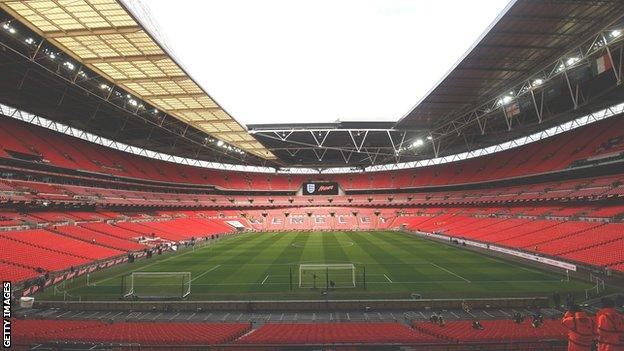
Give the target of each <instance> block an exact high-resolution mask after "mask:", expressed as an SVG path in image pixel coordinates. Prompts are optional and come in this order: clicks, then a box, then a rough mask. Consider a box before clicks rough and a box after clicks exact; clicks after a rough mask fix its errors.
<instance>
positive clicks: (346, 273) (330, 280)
mask: <svg viewBox="0 0 624 351" xmlns="http://www.w3.org/2000/svg"><path fill="white" fill-rule="evenodd" d="M299 287H300V288H312V289H314V288H355V265H353V264H352V263H334V264H301V265H299Z"/></svg>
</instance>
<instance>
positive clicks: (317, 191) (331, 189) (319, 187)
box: [303, 182, 338, 195]
mask: <svg viewBox="0 0 624 351" xmlns="http://www.w3.org/2000/svg"><path fill="white" fill-rule="evenodd" d="M303 195H338V183H335V182H309V183H303Z"/></svg>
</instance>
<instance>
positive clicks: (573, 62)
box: [566, 57, 580, 66]
mask: <svg viewBox="0 0 624 351" xmlns="http://www.w3.org/2000/svg"><path fill="white" fill-rule="evenodd" d="M579 60H580V59H579V58H578V57H570V58H569V59H568V60H567V61H566V65H568V66H572V65H574V64H575V63H577V62H579Z"/></svg>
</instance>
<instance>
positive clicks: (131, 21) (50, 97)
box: [0, 0, 624, 169]
mask: <svg viewBox="0 0 624 351" xmlns="http://www.w3.org/2000/svg"><path fill="white" fill-rule="evenodd" d="M56 4H62V5H64V6H58V5H56ZM46 6H47V7H46ZM0 8H1V9H2V11H0V15H2V18H0V23H3V28H4V29H2V30H0V45H1V46H2V47H1V48H2V49H3V50H0V58H2V60H3V62H4V64H3V65H1V66H0V74H1V75H2V76H3V79H2V80H0V88H1V89H0V99H1V102H2V103H5V104H6V105H9V106H12V107H16V108H21V109H23V110H25V111H28V112H32V113H35V114H39V115H40V116H42V117H45V118H49V119H50V120H53V121H56V122H60V123H65V124H66V125H68V126H71V127H73V128H77V129H81V130H85V131H87V132H91V133H93V134H95V135H99V136H102V137H105V138H108V139H110V140H114V141H119V142H121V143H125V144H127V145H132V146H137V147H140V148H143V149H146V150H153V151H156V152H161V153H165V154H170V155H175V156H180V157H185V158H189V159H200V160H204V161H208V162H215V163H224V164H225V163H231V164H236V165H254V166H263V167H278V168H279V167H281V168H292V167H298V166H301V167H307V168H314V169H319V168H329V167H346V168H351V167H357V168H363V167H370V166H374V167H377V166H379V167H383V165H398V164H409V163H411V162H415V161H419V160H427V159H433V158H438V157H442V156H447V155H453V154H461V153H463V152H466V151H470V150H479V149H482V148H486V147H489V146H492V145H496V144H502V143H504V142H506V141H509V140H513V139H516V138H520V137H524V136H527V135H531V134H533V133H536V132H538V131H542V130H546V129H548V128H550V127H552V126H555V125H559V124H563V123H565V122H566V121H571V120H573V119H575V118H578V117H580V116H583V115H587V114H589V113H591V112H593V111H598V110H600V109H603V108H605V107H607V106H611V105H615V104H618V103H620V102H622V101H624V91H623V90H622V89H619V88H618V87H621V81H622V68H621V66H622V60H621V59H620V57H622V56H621V55H622V52H624V50H623V49H622V46H623V45H624V35H623V34H622V33H624V17H623V16H624V7H623V6H621V1H619V0H618V1H616V0H604V1H576V0H557V1H534V0H517V1H514V2H512V3H511V4H510V5H509V7H508V8H507V9H506V11H504V13H502V14H501V15H500V16H499V18H498V19H497V21H495V23H494V24H492V25H491V27H490V28H489V29H488V30H487V31H486V33H485V34H483V36H482V37H481V38H480V39H479V40H478V41H477V43H475V44H474V45H473V47H472V49H471V50H469V52H468V53H467V54H465V56H464V57H463V58H462V59H461V60H460V61H459V62H458V63H457V64H456V66H455V67H453V69H451V70H450V71H449V73H448V74H447V75H446V77H445V78H444V79H443V80H441V81H440V82H439V83H438V85H436V86H435V87H434V88H433V89H432V90H431V92H430V93H429V94H428V95H427V96H426V97H425V98H424V99H422V101H420V102H419V103H418V104H417V105H416V107H415V108H414V109H413V110H412V111H411V112H410V113H408V114H407V115H406V116H405V117H404V118H403V119H402V120H401V121H399V122H398V123H393V122H389V123H388V122H337V123H325V124H318V123H308V124H304V125H302V124H295V125H249V126H248V128H249V131H247V130H246V129H245V128H244V127H242V126H240V125H239V124H238V123H236V121H235V120H234V119H232V117H230V116H229V115H228V114H227V112H225V111H223V109H221V108H220V107H219V106H218V105H217V104H216V103H215V102H214V101H213V100H212V99H210V97H209V96H208V95H207V94H206V93H205V92H204V91H203V90H202V89H201V88H200V87H199V86H198V85H197V84H196V83H195V82H194V81H193V80H192V79H191V78H190V77H189V76H188V75H187V74H186V73H185V72H184V70H183V69H182V68H180V66H179V65H177V63H176V62H175V60H174V59H172V58H171V57H170V56H169V55H168V53H167V51H166V50H165V49H163V48H162V47H161V46H160V45H159V44H158V43H157V42H156V41H155V40H154V39H153V38H152V37H151V36H150V34H148V33H147V32H146V31H145V29H144V28H143V27H142V26H141V25H140V24H139V22H138V21H137V20H136V19H135V18H134V17H132V15H131V14H130V13H129V12H128V11H127V10H126V9H125V8H124V7H123V5H120V3H119V2H118V1H116V0H71V1H70V0H67V1H65V0H63V1H61V0H22V1H17V0H0ZM69 9H71V10H69ZM83 11H84V12H83ZM78 13H80V16H78V17H79V18H78V17H76V14H78ZM72 14H74V16H73V17H72ZM103 16H104V17H103ZM109 17H110V18H109ZM13 18H18V19H19V21H14V20H13ZM105 18H106V19H105ZM3 21H4V22H3ZM18 22H23V23H24V24H26V25H27V26H28V28H30V29H32V30H29V29H28V28H26V27H25V26H23V25H21V26H20V24H19V23H18ZM7 23H9V24H10V25H8V24H7ZM5 26H6V27H5ZM13 26H15V27H16V31H15V32H14V33H11V32H9V30H10V29H13ZM7 28H8V29H7ZM32 31H34V32H35V33H29V32H32ZM418 34H419V33H415V34H414V35H418ZM29 36H32V37H33V38H36V37H37V36H41V37H43V40H41V41H39V39H36V40H32V39H31V38H30V37H29ZM25 40H26V42H25ZM48 42H49V43H53V45H52V46H55V47H59V48H62V49H63V50H65V51H67V53H69V54H71V56H72V57H73V58H75V60H76V62H80V63H76V64H77V65H80V64H83V65H85V66H88V67H85V70H86V72H87V75H88V76H85V77H82V78H80V77H78V76H77V75H79V74H80V73H81V70H80V69H78V68H77V69H74V70H71V72H70V71H69V70H67V69H64V68H63V66H62V65H63V64H66V63H68V61H66V60H71V59H70V58H68V56H67V55H64V54H63V53H62V52H59V51H58V50H57V51H53V52H51V51H48V52H46V51H45V49H51V50H56V49H54V48H53V47H51V46H48V45H47V44H48ZM39 47H41V50H39ZM52 53H58V54H60V55H61V56H62V59H59V57H57V58H56V59H55V60H53V59H52V60H51V59H50V57H49V56H50V55H51V54H52ZM423 54H427V55H435V52H424V53H423ZM605 57H606V58H607V59H608V60H609V61H610V62H611V63H612V64H613V66H614V67H613V69H611V70H608V71H606V72H603V73H596V72H593V70H592V69H591V67H592V66H593V65H594V63H595V62H596V60H597V59H599V58H605ZM80 68H83V66H80ZM92 71H93V72H95V73H94V74H92V73H93V72H92ZM96 75H102V76H104V78H106V79H100V78H99V77H97V76H96ZM538 81H539V84H536V83H537V82H538ZM104 83H105V84H104ZM101 84H102V85H106V84H111V85H114V86H115V87H113V89H114V93H115V94H118V93H119V92H120V91H121V92H123V94H121V95H119V96H117V97H115V96H113V97H112V98H111V99H108V97H107V94H108V91H109V90H103V89H101V88H100V87H101ZM117 86H120V87H122V89H121V90H118V89H117ZM16 87H17V89H16ZM107 87H108V86H105V87H104V88H107ZM113 89H111V90H110V93H111V94H112V93H113ZM124 91H127V92H131V93H132V94H134V95H132V97H128V98H126V96H125V92H124ZM113 95H114V94H113ZM134 96H136V99H137V100H143V101H145V103H146V105H153V106H154V107H155V108H156V109H159V110H160V111H166V112H167V113H158V116H156V115H151V114H150V113H149V111H139V107H140V106H136V107H132V106H128V105H129V103H130V105H131V102H132V101H133V99H134ZM135 103H136V101H135ZM211 104H212V105H211ZM219 113H222V114H223V116H224V118H226V120H219V122H217V121H216V119H215V120H212V119H211V118H213V117H211V116H216V114H219ZM169 114H170V115H171V116H174V117H175V118H171V117H170V116H169ZM197 115H201V116H200V117H194V116H197ZM196 118H197V120H196ZM200 118H206V119H207V120H203V119H200ZM214 118H216V117H214ZM226 121H227V122H226ZM486 122H487V123H486ZM217 123H221V124H223V125H228V124H227V123H230V124H229V125H231V126H232V128H233V129H236V130H231V131H225V130H221V129H218V128H217V130H216V131H215V129H210V128H212V126H215V125H217ZM189 125H191V127H189ZM234 127H236V128H234ZM198 130H199V131H198ZM206 133H208V134H210V135H214V136H215V137H217V138H220V139H222V140H224V141H226V142H230V143H232V144H233V145H235V146H239V147H240V148H241V149H245V147H247V149H245V150H248V151H250V152H249V153H246V154H244V155H240V154H237V153H236V152H230V151H229V150H227V149H224V148H222V147H219V144H218V143H217V142H216V141H215V140H211V139H210V138H206ZM235 137H240V138H241V140H234V139H233V138H235ZM245 143H249V144H245ZM258 145H261V146H258ZM251 150H254V151H251ZM263 150H264V151H267V152H268V153H270V155H269V154H268V153H265V152H264V151H263ZM257 155H261V156H263V158H259V157H257ZM265 156H266V157H265Z"/></svg>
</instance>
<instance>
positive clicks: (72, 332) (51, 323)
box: [13, 320, 251, 346]
mask: <svg viewBox="0 0 624 351" xmlns="http://www.w3.org/2000/svg"><path fill="white" fill-rule="evenodd" d="M250 327H251V326H250V324H249V323H236V324H227V323H222V324H214V323H133V322H122V323H114V324H108V323H104V322H100V321H58V320H15V324H14V328H13V330H14V331H15V334H14V338H15V339H14V342H15V344H16V345H28V344H32V343H41V342H77V343H80V342H83V343H137V344H140V345H143V346H150V345H152V346H162V345H172V346H175V345H180V344H182V345H214V344H225V343H229V342H232V341H234V340H235V339H236V338H238V337H239V336H241V335H242V334H244V333H246V332H247V331H249V329H250Z"/></svg>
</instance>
